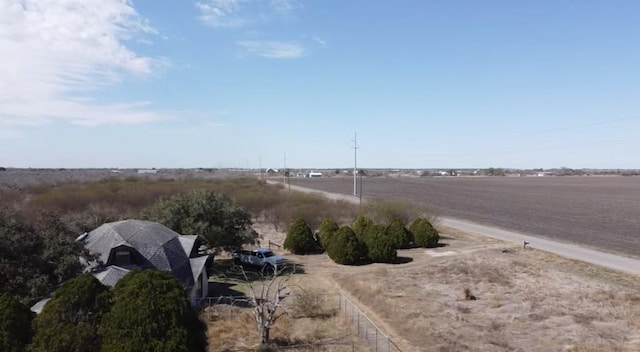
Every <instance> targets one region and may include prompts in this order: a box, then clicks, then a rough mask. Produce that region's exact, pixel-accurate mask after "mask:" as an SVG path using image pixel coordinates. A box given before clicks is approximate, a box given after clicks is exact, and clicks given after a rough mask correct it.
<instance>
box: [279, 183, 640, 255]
mask: <svg viewBox="0 0 640 352" xmlns="http://www.w3.org/2000/svg"><path fill="white" fill-rule="evenodd" d="M291 184H292V185H299V186H303V187H307V188H313V189H318V190H322V191H327V192H334V193H343V194H352V193H353V179H351V178H346V177H345V178H342V177H334V178H320V179H293V178H292V179H291ZM362 188H363V194H364V196H365V198H374V197H381V198H391V199H403V200H406V201H411V202H415V203H419V204H423V205H428V206H432V207H435V208H436V209H437V213H438V214H439V215H443V216H450V217H456V218H461V219H467V220H470V221H474V222H478V223H481V224H486V225H491V226H497V227H501V228H505V229H509V230H515V231H519V232H523V233H528V234H533V235H541V236H545V237H548V238H552V239H555V240H560V241H566V242H572V243H576V244H581V245H587V246H591V247H596V248H599V249H603V250H608V251H612V252H619V253H624V254H627V255H630V256H636V257H638V256H640V177H593V176H592V177H432V178H418V177H403V178H365V179H364V181H363V187H362Z"/></svg>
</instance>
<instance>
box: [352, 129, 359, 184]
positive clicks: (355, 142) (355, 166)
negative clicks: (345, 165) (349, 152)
mask: <svg viewBox="0 0 640 352" xmlns="http://www.w3.org/2000/svg"><path fill="white" fill-rule="evenodd" d="M359 148H360V147H359V146H358V132H355V133H354V136H353V195H354V196H357V195H358V149H359Z"/></svg>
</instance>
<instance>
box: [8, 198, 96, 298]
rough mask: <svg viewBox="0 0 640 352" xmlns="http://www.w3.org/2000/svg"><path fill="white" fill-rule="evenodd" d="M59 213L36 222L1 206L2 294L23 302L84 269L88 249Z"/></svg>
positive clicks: (41, 216)
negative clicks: (82, 260)
mask: <svg viewBox="0 0 640 352" xmlns="http://www.w3.org/2000/svg"><path fill="white" fill-rule="evenodd" d="M76 236H77V234H74V233H73V232H72V231H70V230H69V229H68V228H67V227H66V226H65V224H64V223H62V221H60V219H59V217H58V216H57V214H54V213H45V214H41V215H40V216H38V217H37V218H36V219H35V220H34V222H33V223H27V222H26V221H25V220H24V218H23V217H22V216H20V215H19V214H17V213H15V212H12V211H8V210H6V209H5V210H2V209H0V258H1V260H0V293H8V294H11V295H14V296H16V297H18V298H19V300H20V301H22V302H23V303H26V302H31V301H33V300H36V299H38V298H41V297H43V296H45V295H47V293H48V292H49V291H51V290H52V289H53V288H54V287H56V286H57V285H59V284H60V283H62V282H63V281H65V280H68V279H70V278H73V277H75V276H77V275H79V274H80V273H81V272H82V269H83V266H82V263H81V262H80V261H79V260H78V258H79V257H80V256H85V257H88V256H89V255H88V253H87V250H86V248H84V246H82V244H80V243H78V242H76V241H75V238H76Z"/></svg>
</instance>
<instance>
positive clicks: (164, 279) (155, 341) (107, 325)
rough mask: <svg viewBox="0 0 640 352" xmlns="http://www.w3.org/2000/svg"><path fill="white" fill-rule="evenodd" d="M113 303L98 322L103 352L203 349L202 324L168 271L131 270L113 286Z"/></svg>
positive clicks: (203, 332) (185, 351)
mask: <svg viewBox="0 0 640 352" xmlns="http://www.w3.org/2000/svg"><path fill="white" fill-rule="evenodd" d="M113 295H114V298H115V303H114V305H113V308H112V309H111V311H110V312H109V313H108V314H106V315H105V316H104V318H103V319H102V323H101V324H100V329H99V335H100V337H101V339H102V349H101V351H104V352H189V351H205V350H206V336H205V331H206V326H205V325H204V323H202V322H201V321H200V320H199V319H198V316H197V314H196V312H195V311H194V310H193V308H192V307H191V305H190V304H189V301H188V299H187V296H186V294H185V292H184V289H183V288H182V285H181V284H180V283H179V282H178V280H176V279H175V278H174V277H173V276H172V275H171V274H168V273H165V272H160V271H155V270H145V271H132V272H130V273H129V274H127V276H125V277H124V278H122V279H120V281H118V283H117V284H116V286H115V287H114V289H113Z"/></svg>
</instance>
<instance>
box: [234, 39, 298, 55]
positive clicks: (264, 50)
mask: <svg viewBox="0 0 640 352" xmlns="http://www.w3.org/2000/svg"><path fill="white" fill-rule="evenodd" d="M236 44H238V45H239V46H240V47H242V48H243V49H244V50H245V52H246V53H248V54H250V55H254V56H260V57H264V58H268V59H295V58H299V57H301V56H302V55H304V48H303V47H302V46H301V45H299V44H297V43H293V42H277V41H257V40H256V41H240V42H237V43H236Z"/></svg>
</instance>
